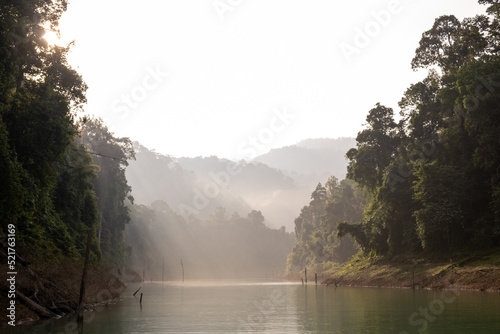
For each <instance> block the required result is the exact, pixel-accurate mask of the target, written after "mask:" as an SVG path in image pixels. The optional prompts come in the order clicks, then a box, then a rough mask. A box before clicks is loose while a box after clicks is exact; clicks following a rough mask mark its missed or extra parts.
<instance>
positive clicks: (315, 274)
mask: <svg viewBox="0 0 500 334" xmlns="http://www.w3.org/2000/svg"><path fill="white" fill-rule="evenodd" d="M314 284H315V285H318V273H314Z"/></svg>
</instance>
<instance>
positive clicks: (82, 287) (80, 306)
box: [77, 229, 92, 322]
mask: <svg viewBox="0 0 500 334" xmlns="http://www.w3.org/2000/svg"><path fill="white" fill-rule="evenodd" d="M91 240H92V230H91V229H89V232H88V233H87V249H86V250H85V263H84V265H83V275H82V282H81V284H80V298H79V299H78V310H77V314H78V316H77V322H83V297H84V296H85V280H86V279H87V268H88V266H89V257H90V241H91Z"/></svg>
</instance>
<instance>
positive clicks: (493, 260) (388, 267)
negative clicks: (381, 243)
mask: <svg viewBox="0 0 500 334" xmlns="http://www.w3.org/2000/svg"><path fill="white" fill-rule="evenodd" d="M499 262H500V256H499V255H490V256H487V257H478V258H469V259H467V260H462V261H457V262H447V263H443V262H440V263H430V262H422V261H419V262H413V263H390V262H387V261H382V260H379V261H373V262H372V263H370V262H369V261H366V262H363V261H359V260H358V261H357V262H356V260H355V261H353V262H351V263H349V264H347V265H346V266H345V267H343V268H342V269H341V270H338V271H337V272H335V273H333V274H332V275H331V276H330V277H329V278H328V279H326V280H325V281H323V282H322V284H325V285H334V286H359V287H396V288H413V287H414V288H416V289H459V290H476V291H496V292H500V263H499Z"/></svg>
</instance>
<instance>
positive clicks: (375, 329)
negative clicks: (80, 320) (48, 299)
mask: <svg viewBox="0 0 500 334" xmlns="http://www.w3.org/2000/svg"><path fill="white" fill-rule="evenodd" d="M138 287H139V285H137V286H136V285H131V286H130V287H129V289H128V290H127V291H125V292H124V294H123V298H122V301H120V302H118V303H116V304H114V305H110V306H109V307H107V308H105V307H102V308H99V309H98V310H97V311H96V312H94V313H91V312H87V313H85V317H86V320H85V322H84V325H83V333H86V334H98V333H103V334H115V333H116V334H118V333H120V334H122V333H232V334H234V333H273V334H277V333H283V334H285V333H286V334H290V333H339V334H340V333H342V334H344V333H345V334H356V333H395V334H413V333H428V334H442V333H453V334H461V333H463V334H465V333H467V334H471V333H472V334H492V333H500V294H497V293H487V292H467V291H427V290H404V289H384V288H379V289H377V288H348V287H337V288H335V287H324V286H314V285H308V286H303V285H301V284H295V283H293V284H292V283H242V282H185V283H182V282H179V283H154V282H153V283H145V284H143V285H142V288H141V290H140V292H139V293H138V294H137V295H136V296H135V297H133V296H132V293H133V292H134V291H135V290H136V289H137V288H138ZM141 292H142V293H143V301H142V306H141V304H140V303H139V299H140V297H139V296H140V293H141ZM14 333H52V334H62V333H66V334H70V333H78V330H77V327H76V323H75V319H74V317H69V318H64V319H60V320H50V321H44V322H41V323H39V324H37V325H34V326H23V327H17V328H16V330H15V331H14Z"/></svg>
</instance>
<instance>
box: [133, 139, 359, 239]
mask: <svg viewBox="0 0 500 334" xmlns="http://www.w3.org/2000/svg"><path fill="white" fill-rule="evenodd" d="M354 145H355V141H354V139H352V138H339V139H327V138H321V139H307V140H303V141H301V142H299V143H297V144H296V145H293V146H288V147H283V148H280V149H274V150H272V151H271V152H269V153H267V154H264V155H261V156H259V157H257V158H256V159H254V161H251V162H244V161H240V162H233V161H230V160H227V159H221V158H218V157H216V156H211V157H195V158H175V157H171V156H168V155H163V154H159V153H157V152H155V151H153V150H149V149H147V148H146V147H144V146H142V145H141V144H140V143H138V142H135V143H134V149H135V151H136V160H135V161H130V164H129V166H128V168H127V170H126V174H127V180H128V184H129V185H130V186H131V187H132V195H133V196H134V198H135V201H136V202H137V203H138V204H145V205H150V204H151V203H153V202H154V201H156V200H162V201H164V202H165V203H167V204H168V205H169V206H170V207H171V208H172V209H174V210H175V211H176V212H178V213H179V214H186V215H189V214H192V215H194V216H199V217H206V216H207V215H209V214H211V213H212V212H213V211H214V210H216V209H217V207H224V208H225V209H226V212H227V213H228V214H229V215H231V214H232V213H233V212H236V213H238V214H240V215H242V216H245V215H246V214H248V213H249V212H250V211H251V210H253V209H254V210H259V211H261V212H262V214H263V215H264V217H265V219H266V224H267V225H268V226H270V227H274V228H279V227H281V226H285V227H286V229H287V230H288V231H292V230H293V228H294V220H295V218H296V217H297V216H298V215H299V213H300V210H301V208H302V207H303V206H304V205H307V203H309V200H310V194H311V192H312V190H314V188H315V187H316V185H317V184H318V182H321V183H323V184H324V183H325V182H326V181H327V179H328V178H329V177H330V176H331V175H335V176H337V177H338V178H339V179H343V178H344V176H345V173H346V166H347V162H346V161H345V158H344V155H345V152H347V150H348V149H349V148H351V147H354Z"/></svg>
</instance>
